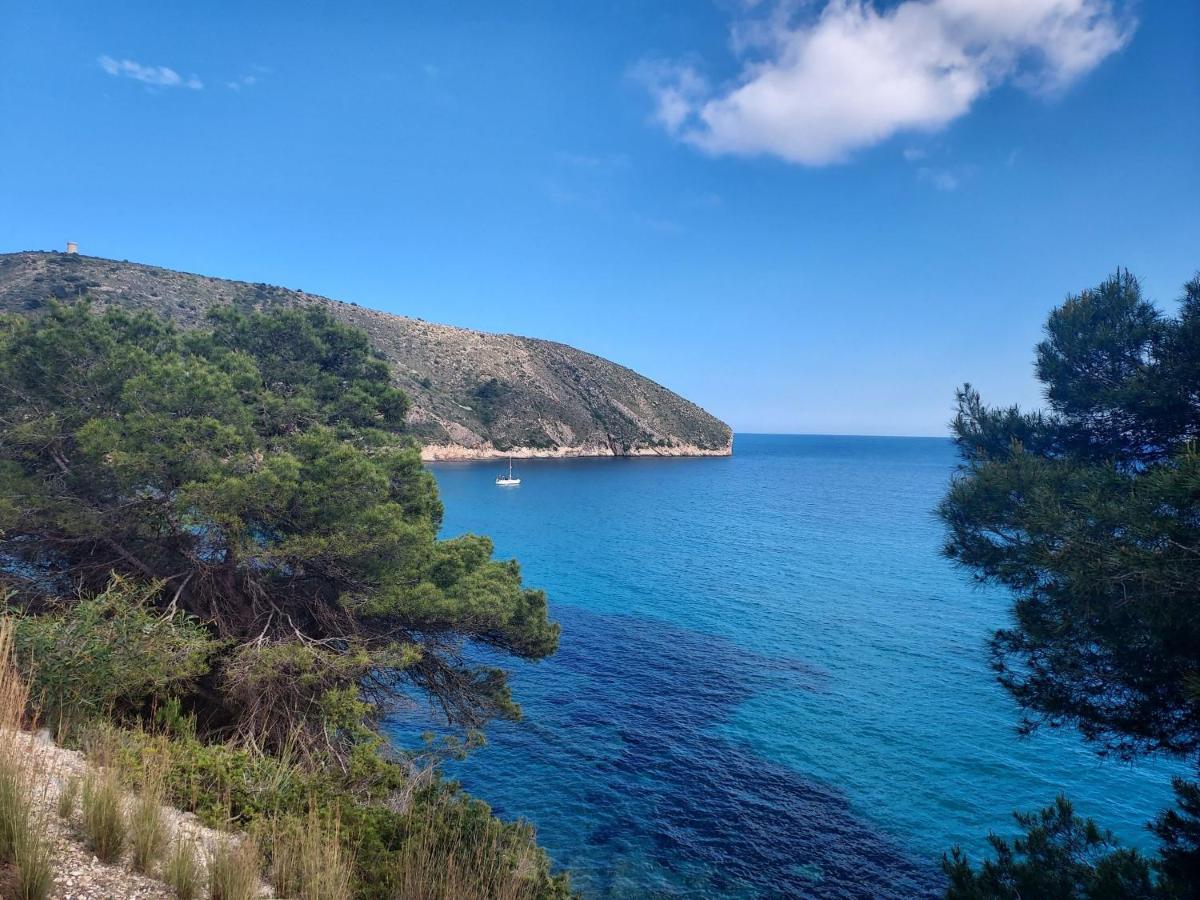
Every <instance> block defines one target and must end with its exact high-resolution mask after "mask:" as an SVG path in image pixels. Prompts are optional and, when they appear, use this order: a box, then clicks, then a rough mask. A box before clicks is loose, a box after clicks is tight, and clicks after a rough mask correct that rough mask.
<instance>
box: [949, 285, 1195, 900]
mask: <svg viewBox="0 0 1200 900" xmlns="http://www.w3.org/2000/svg"><path fill="white" fill-rule="evenodd" d="M1037 376H1038V378H1039V380H1040V381H1041V382H1042V384H1043V385H1044V386H1045V395H1046V400H1047V406H1048V408H1047V410H1046V411H1045V412H1034V413H1024V412H1021V411H1020V410H1019V409H1017V408H1016V407H1005V408H993V407H988V406H985V405H984V404H983V402H982V401H981V399H980V397H979V394H978V393H977V392H976V391H974V390H973V389H972V388H971V387H970V386H969V385H968V386H965V387H964V388H962V389H961V390H960V391H959V395H958V402H959V412H958V416H957V418H956V419H955V421H954V434H955V439H956V441H957V444H958V447H959V450H960V452H961V455H962V458H963V469H962V471H961V474H960V476H959V477H958V478H957V479H956V480H955V482H954V484H953V486H952V487H951V489H950V492H949V494H948V495H947V497H946V498H945V500H944V502H943V503H942V506H941V515H942V518H943V519H944V521H945V522H946V524H947V526H948V528H949V540H948V543H947V547H946V552H947V555H948V556H949V557H950V558H951V559H953V560H955V561H957V562H959V563H961V564H962V565H963V566H964V567H966V568H967V569H968V570H970V571H971V572H973V573H974V575H975V577H976V578H978V579H979V580H980V581H984V582H989V583H994V584H999V585H1003V586H1004V587H1006V588H1008V589H1009V590H1010V591H1011V592H1012V593H1013V595H1014V597H1015V603H1014V606H1013V611H1012V612H1013V622H1012V624H1011V626H1010V627H1008V628H1005V629H1002V630H1000V631H998V632H997V633H996V634H995V635H994V637H993V638H992V645H991V646H992V659H993V664H994V667H995V670H996V672H997V675H998V677H999V680H1000V683H1001V684H1002V685H1003V686H1004V687H1005V688H1006V689H1007V690H1008V692H1009V693H1010V694H1011V695H1012V696H1013V697H1014V698H1015V699H1016V701H1017V702H1018V703H1019V705H1020V707H1021V709H1022V710H1023V712H1024V717H1023V720H1022V723H1021V727H1022V729H1023V730H1024V731H1025V732H1029V731H1032V730H1033V729H1036V728H1038V727H1040V726H1043V725H1048V726H1051V727H1063V726H1070V727H1074V728H1077V729H1078V730H1079V731H1080V733H1081V734H1082V735H1083V736H1084V737H1085V738H1086V739H1087V740H1088V741H1089V742H1091V743H1092V744H1093V745H1094V746H1095V747H1096V750H1097V751H1098V752H1100V753H1102V754H1104V753H1110V754H1116V755H1119V756H1121V757H1123V758H1126V759H1131V758H1134V757H1136V756H1139V755H1143V754H1151V753H1157V754H1166V755H1169V756H1172V757H1175V758H1177V759H1179V760H1182V761H1185V762H1187V763H1188V764H1190V765H1196V764H1197V763H1200V603H1198V602H1197V600H1198V594H1197V590H1198V586H1200V447H1198V446H1197V440H1200V278H1198V279H1196V280H1194V281H1192V282H1190V283H1188V284H1187V285H1186V286H1185V288H1184V295H1183V298H1182V300H1181V303H1180V309H1179V313H1178V315H1177V316H1175V317H1169V316H1165V315H1163V314H1162V313H1161V312H1159V311H1158V310H1157V309H1156V308H1155V307H1154V306H1153V305H1152V304H1151V303H1149V302H1148V301H1146V300H1145V299H1144V298H1143V297H1142V293H1141V289H1140V287H1139V285H1138V282H1137V281H1136V279H1134V278H1133V277H1132V276H1131V275H1129V274H1128V273H1119V274H1118V275H1116V276H1114V277H1113V278H1110V279H1109V280H1107V281H1105V282H1104V283H1103V284H1102V285H1100V286H1099V287H1098V288H1096V289H1094V290H1089V291H1085V292H1083V293H1082V294H1080V295H1078V296H1075V297H1071V298H1069V299H1068V300H1067V301H1066V303H1064V304H1063V305H1062V306H1060V307H1059V308H1057V309H1056V310H1054V311H1053V312H1052V313H1051V315H1050V318H1049V320H1048V322H1047V324H1046V339H1045V340H1044V341H1043V342H1042V343H1041V344H1039V345H1038V348H1037ZM1175 791H1176V794H1177V798H1178V808H1177V809H1172V810H1166V811H1164V812H1163V813H1162V815H1160V816H1159V818H1158V819H1157V820H1156V821H1155V822H1154V823H1153V825H1152V826H1151V827H1152V830H1153V831H1154V833H1155V834H1156V835H1157V836H1158V837H1159V839H1160V841H1161V849H1160V851H1159V853H1158V855H1157V857H1155V858H1153V859H1148V858H1146V857H1144V856H1142V855H1140V854H1138V853H1135V852H1133V851H1131V850H1126V849H1121V848H1117V847H1115V846H1114V843H1113V841H1112V839H1111V836H1109V835H1107V834H1106V833H1104V832H1102V831H1101V830H1100V829H1099V828H1098V827H1097V826H1095V824H1094V823H1091V822H1090V821H1087V820H1083V819H1080V818H1078V817H1077V816H1075V815H1074V813H1073V811H1072V810H1071V808H1070V804H1069V803H1067V802H1066V801H1065V800H1060V801H1059V802H1058V803H1057V804H1056V805H1055V806H1054V807H1050V808H1048V809H1047V810H1045V811H1043V812H1042V813H1040V814H1038V815H1030V816H1022V817H1018V822H1019V824H1020V826H1021V827H1022V829H1023V830H1024V832H1025V834H1024V837H1023V838H1021V839H1020V840H1018V841H1016V842H1015V843H1014V844H1012V845H1010V844H1009V843H1008V842H1006V841H1003V840H1000V839H998V838H993V840H992V843H993V846H994V848H995V850H996V857H995V859H993V860H989V861H986V862H985V863H984V864H983V865H982V866H981V867H979V868H974V867H973V866H972V865H971V864H970V862H969V860H967V859H966V857H965V856H964V855H963V854H962V853H961V852H960V851H958V850H955V851H954V854H953V856H952V858H951V859H950V860H948V861H947V863H946V870H947V872H948V874H949V875H950V878H951V889H950V896H952V897H963V898H984V897H989V898H990V897H1003V898H1017V897H1150V896H1156V897H1190V896H1195V895H1196V892H1197V891H1200V788H1198V787H1197V785H1196V784H1194V783H1191V782H1188V781H1185V780H1182V779H1178V780H1176V782H1175Z"/></svg>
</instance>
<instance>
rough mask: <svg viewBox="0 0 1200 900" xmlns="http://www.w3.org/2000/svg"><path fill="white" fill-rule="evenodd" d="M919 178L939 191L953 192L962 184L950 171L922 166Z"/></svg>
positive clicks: (918, 171) (918, 174) (919, 170)
mask: <svg viewBox="0 0 1200 900" xmlns="http://www.w3.org/2000/svg"><path fill="white" fill-rule="evenodd" d="M917 177H918V178H920V179H921V180H922V181H927V182H929V183H930V184H932V185H933V186H934V187H935V188H937V189H938V190H939V191H953V190H955V189H957V188H958V185H959V183H960V178H959V176H958V175H956V174H955V173H954V172H952V171H950V170H949V169H935V168H932V167H931V166H921V168H919V169H917Z"/></svg>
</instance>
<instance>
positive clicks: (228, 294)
mask: <svg viewBox="0 0 1200 900" xmlns="http://www.w3.org/2000/svg"><path fill="white" fill-rule="evenodd" d="M84 295H86V296H88V297H90V298H91V299H92V301H93V302H94V303H95V304H96V305H97V306H110V305H111V306H121V307H124V308H127V309H148V310H153V311H155V312H158V313H160V314H162V315H165V316H167V317H169V318H171V319H173V320H175V321H176V322H178V323H179V324H180V325H182V326H184V327H194V326H197V325H199V324H201V323H202V322H203V321H204V316H205V313H206V311H207V310H208V309H209V308H210V307H212V306H216V305H220V304H235V305H238V306H243V307H247V308H251V307H253V308H264V307H270V306H277V305H286V306H309V305H313V304H320V305H323V306H325V307H326V308H327V309H328V310H329V311H330V312H331V313H332V314H333V315H334V316H335V317H336V318H337V319H339V320H341V321H343V322H345V323H347V324H349V325H353V326H355V327H357V328H361V329H363V330H364V331H366V332H367V333H368V334H369V335H370V336H371V340H372V342H373V343H374V345H375V347H376V349H377V350H378V351H379V352H380V353H382V354H383V355H384V356H385V357H386V358H387V360H388V361H389V362H390V363H391V364H392V370H393V372H394V375H395V380H396V383H397V385H399V386H400V387H401V388H403V389H404V390H405V391H406V392H407V393H408V394H409V396H410V397H411V398H412V409H411V411H410V413H409V424H410V426H411V428H412V430H413V432H414V434H416V435H417V436H418V438H419V439H420V440H421V442H422V444H423V446H424V451H423V454H424V456H425V458H426V459H471V458H486V457H491V456H501V455H509V454H511V455H513V456H526V457H529V456H547V457H553V456H655V455H658V456H726V455H728V454H729V453H730V452H731V449H732V433H731V431H730V429H729V426H728V425H726V424H725V423H724V422H721V421H720V420H719V419H717V418H716V417H714V416H712V415H710V414H709V413H707V412H705V411H704V410H703V409H701V408H700V407H698V406H696V405H695V404H694V403H691V402H690V401H688V400H685V399H684V398H682V397H680V396H679V395H677V394H675V393H672V392H671V391H669V390H667V389H666V388H664V387H662V386H661V385H659V384H656V383H655V382H653V381H651V380H650V379H648V378H645V377H643V376H641V375H639V374H637V373H636V372H634V371H632V370H631V369H627V368H625V367H624V366H619V365H617V364H616V363H612V362H609V361H608V360H606V359H602V358H600V357H598V356H594V355H592V354H590V353H585V352H583V351H581V350H576V349H575V348H574V347H569V346H567V345H566V344H558V343H554V342H553V341H544V340H539V339H537V338H526V337H518V336H516V335H507V334H490V333H486V332H482V331H471V330H469V329H465V328H454V327H451V326H449V325H437V324H434V323H431V322H425V321H423V320H421V319H412V318H407V317H405V316H395V315H391V314H389V313H383V312H378V311H376V310H371V309H365V308H363V307H360V306H358V305H356V304H354V303H346V302H343V301H340V300H331V299H329V298H327V297H320V296H317V295H315V294H309V293H306V292H304V291H295V290H288V289H286V288H281V287H275V286H271V285H266V284H251V283H248V282H243V281H228V280H225V279H220V278H209V277H206V276H203V275H191V274H186V273H183V272H175V271H172V270H170V269H160V268H157V267H155V266H147V265H140V264H137V263H130V262H118V261H116V260H110V259H100V258H97V257H89V256H80V255H76V254H65V253H43V252H26V253H8V254H0V311H3V312H20V313H26V314H34V315H36V314H37V313H38V312H39V310H42V309H44V308H45V307H46V305H47V304H48V301H49V300H50V299H52V298H58V299H61V300H69V299H74V298H77V297H80V296H84Z"/></svg>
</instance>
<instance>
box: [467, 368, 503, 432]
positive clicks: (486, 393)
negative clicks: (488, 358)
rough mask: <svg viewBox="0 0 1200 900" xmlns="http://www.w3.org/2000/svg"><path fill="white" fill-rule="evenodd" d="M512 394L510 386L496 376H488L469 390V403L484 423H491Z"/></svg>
mask: <svg viewBox="0 0 1200 900" xmlns="http://www.w3.org/2000/svg"><path fill="white" fill-rule="evenodd" d="M511 395H512V388H511V387H510V386H509V385H507V384H505V383H504V382H503V381H501V380H500V379H498V378H489V379H488V380H487V381H484V382H483V383H481V384H479V385H478V386H477V387H476V388H475V390H473V391H471V397H470V403H471V408H472V409H473V410H474V411H475V415H477V416H479V421H480V422H482V423H483V424H484V425H492V424H494V423H495V421H496V419H497V418H498V417H499V415H500V411H501V410H502V409H503V408H504V405H505V403H506V402H507V401H508V399H509V397H510V396H511Z"/></svg>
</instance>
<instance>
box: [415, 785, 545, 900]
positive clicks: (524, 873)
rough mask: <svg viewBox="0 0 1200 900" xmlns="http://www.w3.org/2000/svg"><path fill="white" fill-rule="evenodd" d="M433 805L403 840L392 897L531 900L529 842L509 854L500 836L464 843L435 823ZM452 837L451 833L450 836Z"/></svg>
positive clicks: (532, 861)
mask: <svg viewBox="0 0 1200 900" xmlns="http://www.w3.org/2000/svg"><path fill="white" fill-rule="evenodd" d="M440 814H441V813H440V810H439V809H438V807H437V806H436V805H434V806H432V807H430V808H429V811H428V812H427V813H424V815H425V816H426V818H427V821H426V823H425V824H423V825H422V826H420V827H418V829H417V831H416V833H415V834H414V835H413V836H412V837H411V838H410V839H409V840H408V841H407V842H406V843H405V845H404V847H403V849H402V850H401V852H400V854H399V858H398V860H397V876H398V884H397V887H396V891H395V893H394V894H393V897H394V898H395V900H531V898H533V897H535V896H536V894H537V891H536V888H535V883H534V881H533V879H532V878H531V877H530V875H531V874H532V872H533V871H534V870H535V868H536V859H535V857H534V850H533V848H532V844H521V845H519V847H518V849H517V850H516V852H513V851H512V850H511V849H510V848H509V847H508V846H506V844H505V842H504V841H503V839H502V838H501V836H500V835H499V834H496V833H489V834H487V835H479V836H477V837H476V839H475V840H472V841H471V842H470V843H469V844H468V843H466V842H464V841H463V838H462V833H461V832H459V831H454V832H449V831H448V830H447V829H446V828H444V827H442V826H441V825H440V822H439V819H440ZM451 835H452V836H451Z"/></svg>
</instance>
